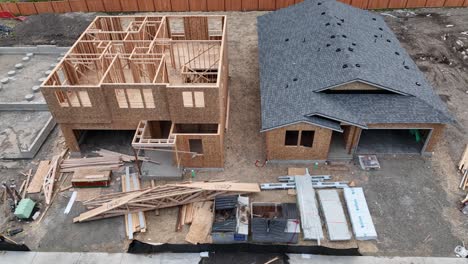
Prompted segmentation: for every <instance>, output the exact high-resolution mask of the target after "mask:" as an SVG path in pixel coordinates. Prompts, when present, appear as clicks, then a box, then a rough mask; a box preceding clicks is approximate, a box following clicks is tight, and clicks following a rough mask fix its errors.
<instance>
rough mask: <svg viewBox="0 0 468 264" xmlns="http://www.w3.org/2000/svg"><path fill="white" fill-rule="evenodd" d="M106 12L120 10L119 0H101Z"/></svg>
mask: <svg viewBox="0 0 468 264" xmlns="http://www.w3.org/2000/svg"><path fill="white" fill-rule="evenodd" d="M101 1H102V3H103V5H104V8H105V10H106V12H121V11H122V6H120V1H115V0H101Z"/></svg>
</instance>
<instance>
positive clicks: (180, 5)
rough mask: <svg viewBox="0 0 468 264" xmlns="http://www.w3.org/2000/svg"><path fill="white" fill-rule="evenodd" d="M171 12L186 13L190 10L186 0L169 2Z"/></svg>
mask: <svg viewBox="0 0 468 264" xmlns="http://www.w3.org/2000/svg"><path fill="white" fill-rule="evenodd" d="M171 6H172V11H180V12H183V11H188V10H190V6H189V2H188V0H171Z"/></svg>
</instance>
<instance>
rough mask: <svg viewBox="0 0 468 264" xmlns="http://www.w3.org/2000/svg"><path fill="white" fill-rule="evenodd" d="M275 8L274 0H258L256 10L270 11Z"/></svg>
mask: <svg viewBox="0 0 468 264" xmlns="http://www.w3.org/2000/svg"><path fill="white" fill-rule="evenodd" d="M275 8H276V2H275V1H274V0H258V10H260V11H272V10H275Z"/></svg>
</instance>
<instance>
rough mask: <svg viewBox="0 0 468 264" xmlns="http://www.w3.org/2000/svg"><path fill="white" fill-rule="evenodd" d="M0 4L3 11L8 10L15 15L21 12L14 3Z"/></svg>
mask: <svg viewBox="0 0 468 264" xmlns="http://www.w3.org/2000/svg"><path fill="white" fill-rule="evenodd" d="M1 5H2V9H3V10H4V11H8V12H11V13H13V14H16V15H18V14H20V13H21V12H20V10H19V9H18V6H17V5H16V3H1Z"/></svg>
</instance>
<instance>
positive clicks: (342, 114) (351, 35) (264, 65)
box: [257, 0, 452, 131]
mask: <svg viewBox="0 0 468 264" xmlns="http://www.w3.org/2000/svg"><path fill="white" fill-rule="evenodd" d="M257 22H258V23H257V27H258V37H259V39H258V43H259V63H260V89H261V104H262V131H265V130H269V129H273V128H276V127H280V126H284V125H287V124H292V123H296V122H311V123H315V124H318V125H324V126H327V124H325V123H326V119H324V118H328V119H333V120H337V121H341V122H344V123H350V124H355V125H358V126H361V127H364V128H365V127H366V125H367V124H369V123H448V122H451V121H452V118H451V116H450V115H449V114H448V113H447V110H446V107H445V105H444V104H443V102H442V101H441V100H440V98H439V97H438V96H437V95H436V94H435V93H434V91H433V89H432V87H431V85H430V84H429V83H428V82H427V81H426V79H425V76H424V74H423V73H422V72H421V71H420V70H419V69H418V67H417V65H416V64H415V63H414V62H413V60H412V59H411V58H410V56H409V55H408V54H407V52H406V51H405V50H404V49H403V48H402V47H401V45H400V43H399V41H398V39H397V38H396V36H395V35H394V34H393V32H392V31H391V29H390V28H389V27H388V26H387V25H386V23H385V21H384V20H383V19H382V18H381V17H380V16H378V15H377V14H374V13H371V12H368V11H365V10H361V9H357V8H354V7H351V6H349V5H346V4H343V3H340V2H336V1H334V0H306V1H304V2H302V3H300V4H297V5H294V6H292V7H289V8H285V9H281V10H278V11H276V12H272V13H269V14H266V15H263V16H261V17H259V18H258V21H257ZM355 81H360V82H364V83H368V84H372V85H374V86H376V87H379V88H381V89H385V90H388V91H391V92H390V93H389V94H327V93H324V92H323V91H325V90H327V89H330V88H332V87H335V86H339V85H342V84H346V83H350V82H355ZM328 121H330V120H328ZM317 122H319V123H317ZM329 124H330V125H331V126H327V127H329V128H331V129H333V128H337V127H336V124H333V123H329ZM338 128H339V126H338Z"/></svg>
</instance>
